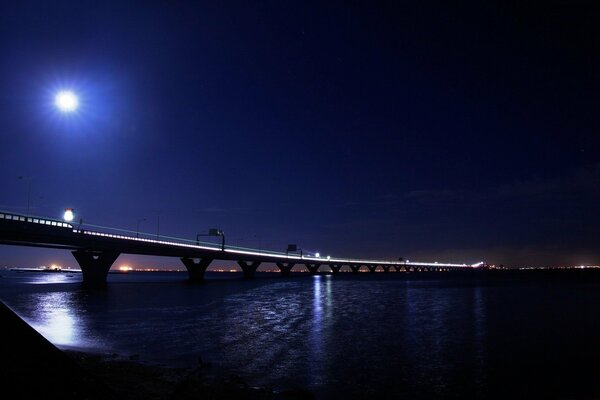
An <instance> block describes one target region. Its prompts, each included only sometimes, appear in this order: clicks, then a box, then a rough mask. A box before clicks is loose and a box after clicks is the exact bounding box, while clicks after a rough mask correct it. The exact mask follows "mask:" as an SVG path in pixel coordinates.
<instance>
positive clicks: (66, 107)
mask: <svg viewBox="0 0 600 400" xmlns="http://www.w3.org/2000/svg"><path fill="white" fill-rule="evenodd" d="M54 104H55V105H56V107H58V109H59V110H60V111H62V112H65V113H70V112H73V111H75V110H77V106H79V99H77V96H75V93H73V92H71V91H70V90H63V91H61V92H58V94H57V95H56V98H55V99H54Z"/></svg>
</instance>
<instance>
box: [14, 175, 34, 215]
mask: <svg viewBox="0 0 600 400" xmlns="http://www.w3.org/2000/svg"><path fill="white" fill-rule="evenodd" d="M17 179H19V180H25V181H27V213H26V214H25V215H26V216H27V217H29V199H30V198H31V178H25V177H23V176H19V177H17Z"/></svg>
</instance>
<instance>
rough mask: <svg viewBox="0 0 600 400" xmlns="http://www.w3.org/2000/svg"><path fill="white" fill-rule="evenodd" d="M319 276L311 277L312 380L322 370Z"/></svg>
mask: <svg viewBox="0 0 600 400" xmlns="http://www.w3.org/2000/svg"><path fill="white" fill-rule="evenodd" d="M321 285H322V283H321V276H320V275H315V276H313V285H312V286H313V301H312V319H311V327H310V333H309V342H310V358H311V361H310V365H311V366H312V367H313V368H315V367H316V370H312V371H311V375H312V376H313V379H315V380H316V379H318V376H319V375H320V370H321V369H322V364H323V362H322V358H323V336H322V330H323V301H322V297H321V296H322V295H321Z"/></svg>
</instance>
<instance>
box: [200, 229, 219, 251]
mask: <svg viewBox="0 0 600 400" xmlns="http://www.w3.org/2000/svg"><path fill="white" fill-rule="evenodd" d="M200 236H220V237H221V251H225V232H223V231H222V230H220V229H217V228H211V229H209V230H208V233H199V234H197V235H196V245H197V246H199V245H200Z"/></svg>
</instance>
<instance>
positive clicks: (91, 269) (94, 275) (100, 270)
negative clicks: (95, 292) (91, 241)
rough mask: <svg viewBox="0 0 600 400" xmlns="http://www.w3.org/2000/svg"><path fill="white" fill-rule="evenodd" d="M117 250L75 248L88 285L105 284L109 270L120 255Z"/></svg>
mask: <svg viewBox="0 0 600 400" xmlns="http://www.w3.org/2000/svg"><path fill="white" fill-rule="evenodd" d="M119 254H120V253H119V252H116V251H92V250H75V251H74V252H73V257H75V260H77V263H78V264H79V267H80V268H81V272H82V274H83V283H84V284H85V285H86V286H105V285H106V276H107V275H108V270H109V269H110V267H111V266H112V265H113V263H114V262H115V261H116V260H117V257H119Z"/></svg>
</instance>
